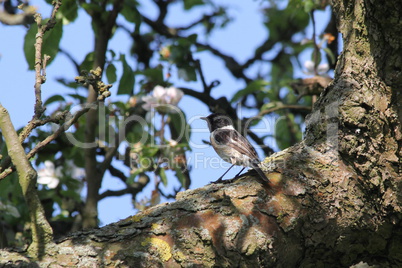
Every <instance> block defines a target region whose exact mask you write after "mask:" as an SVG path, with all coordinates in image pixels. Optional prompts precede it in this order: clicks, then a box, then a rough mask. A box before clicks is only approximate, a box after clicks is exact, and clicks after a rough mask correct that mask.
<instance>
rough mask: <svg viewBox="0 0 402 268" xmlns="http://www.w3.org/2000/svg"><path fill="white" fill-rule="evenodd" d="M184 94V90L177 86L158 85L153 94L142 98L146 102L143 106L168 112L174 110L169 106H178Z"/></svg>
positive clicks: (147, 108) (146, 108)
mask: <svg viewBox="0 0 402 268" xmlns="http://www.w3.org/2000/svg"><path fill="white" fill-rule="evenodd" d="M183 95H184V93H183V91H181V90H180V89H177V88H175V87H169V88H164V87H162V86H156V87H155V88H154V90H153V91H152V95H149V96H145V97H143V98H142V101H143V102H144V104H143V105H142V108H144V109H145V110H147V111H150V110H151V109H152V108H156V109H157V110H158V111H160V112H168V111H170V110H172V107H169V106H170V105H172V106H177V104H178V103H179V101H180V100H181V98H182V97H183Z"/></svg>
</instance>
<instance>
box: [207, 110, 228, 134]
mask: <svg viewBox="0 0 402 268" xmlns="http://www.w3.org/2000/svg"><path fill="white" fill-rule="evenodd" d="M201 119H202V120H205V121H207V123H208V127H209V131H211V132H212V131H214V130H215V129H218V128H221V127H226V126H232V125H233V124H232V119H231V118H230V117H229V116H228V115H227V114H220V113H215V114H210V115H208V116H207V117H201Z"/></svg>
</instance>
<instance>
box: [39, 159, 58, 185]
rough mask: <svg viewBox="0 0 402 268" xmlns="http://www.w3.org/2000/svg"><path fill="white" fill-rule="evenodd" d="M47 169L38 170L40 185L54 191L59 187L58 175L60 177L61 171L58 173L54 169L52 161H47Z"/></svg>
mask: <svg viewBox="0 0 402 268" xmlns="http://www.w3.org/2000/svg"><path fill="white" fill-rule="evenodd" d="M44 165H45V167H44V168H42V169H39V170H38V183H39V184H44V185H47V187H49V188H50V189H54V188H56V187H57V185H59V182H60V180H59V178H58V176H57V175H56V173H59V174H58V175H59V176H60V175H61V174H60V169H59V168H58V170H57V171H56V169H55V168H54V164H53V162H52V161H49V160H46V161H45V163H44Z"/></svg>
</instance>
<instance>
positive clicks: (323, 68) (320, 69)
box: [304, 60, 329, 75]
mask: <svg viewBox="0 0 402 268" xmlns="http://www.w3.org/2000/svg"><path fill="white" fill-rule="evenodd" d="M304 68H306V70H307V71H306V72H305V74H307V75H315V74H316V73H315V71H314V62H313V61H311V60H308V61H305V62H304ZM328 70H329V65H328V63H322V64H320V65H318V66H317V73H318V74H320V75H322V74H325V73H326V72H328Z"/></svg>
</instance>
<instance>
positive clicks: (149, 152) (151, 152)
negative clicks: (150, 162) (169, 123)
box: [142, 146, 159, 157]
mask: <svg viewBox="0 0 402 268" xmlns="http://www.w3.org/2000/svg"><path fill="white" fill-rule="evenodd" d="M158 151H159V148H158V147H153V146H145V147H144V148H143V149H142V154H143V156H146V157H152V156H155V155H156V153H157V152H158Z"/></svg>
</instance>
